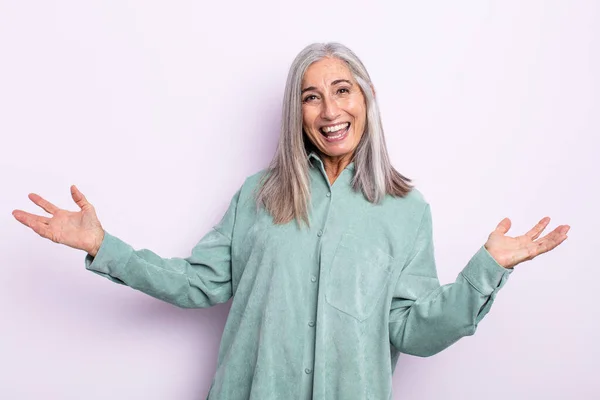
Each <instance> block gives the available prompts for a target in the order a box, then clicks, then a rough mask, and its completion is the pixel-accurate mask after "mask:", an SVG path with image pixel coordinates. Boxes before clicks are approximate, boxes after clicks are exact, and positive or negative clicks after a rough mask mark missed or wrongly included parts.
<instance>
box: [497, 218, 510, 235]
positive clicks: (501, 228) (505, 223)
mask: <svg viewBox="0 0 600 400" xmlns="http://www.w3.org/2000/svg"><path fill="white" fill-rule="evenodd" d="M510 225H511V223H510V219H508V218H504V219H503V220H502V221H500V223H499V224H498V226H496V229H495V230H494V232H495V233H501V234H502V235H504V234H505V233H506V232H508V230H509V229H510Z"/></svg>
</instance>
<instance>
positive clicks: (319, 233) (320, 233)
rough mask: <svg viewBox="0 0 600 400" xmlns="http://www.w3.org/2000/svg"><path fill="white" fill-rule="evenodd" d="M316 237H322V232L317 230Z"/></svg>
mask: <svg viewBox="0 0 600 400" xmlns="http://www.w3.org/2000/svg"><path fill="white" fill-rule="evenodd" d="M317 236H319V237H321V236H323V230H322V229H319V232H317Z"/></svg>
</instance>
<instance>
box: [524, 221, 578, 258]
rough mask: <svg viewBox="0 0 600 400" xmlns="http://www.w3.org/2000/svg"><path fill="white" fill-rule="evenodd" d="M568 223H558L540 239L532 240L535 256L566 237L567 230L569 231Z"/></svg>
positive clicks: (553, 246) (552, 247)
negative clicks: (558, 224)
mask: <svg viewBox="0 0 600 400" xmlns="http://www.w3.org/2000/svg"><path fill="white" fill-rule="evenodd" d="M569 228H570V227H569V226H568V225H560V226H558V227H557V228H556V229H554V230H553V231H552V232H550V233H549V234H547V235H546V236H544V237H543V238H541V239H540V240H538V241H536V242H533V243H532V246H535V247H534V248H535V255H534V256H533V257H535V256H537V255H539V254H542V253H546V252H547V251H550V250H552V249H554V248H555V247H556V246H558V245H559V244H561V243H562V242H563V241H564V240H565V239H567V232H568V231H569Z"/></svg>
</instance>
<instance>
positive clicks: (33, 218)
mask: <svg viewBox="0 0 600 400" xmlns="http://www.w3.org/2000/svg"><path fill="white" fill-rule="evenodd" d="M12 214H13V216H14V217H15V219H16V220H17V221H19V222H20V223H22V224H23V225H25V226H28V227H30V228H31V227H32V226H31V225H32V224H34V223H36V222H37V223H41V224H44V225H48V224H49V223H50V218H47V217H43V216H41V215H35V214H30V213H28V212H25V211H21V210H14V211H13V212H12Z"/></svg>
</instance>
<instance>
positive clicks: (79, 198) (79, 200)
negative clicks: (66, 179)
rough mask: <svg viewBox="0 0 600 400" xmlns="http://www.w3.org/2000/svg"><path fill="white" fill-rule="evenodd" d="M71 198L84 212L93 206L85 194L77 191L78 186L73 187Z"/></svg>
mask: <svg viewBox="0 0 600 400" xmlns="http://www.w3.org/2000/svg"><path fill="white" fill-rule="evenodd" d="M71 197H73V201H75V203H76V204H77V205H78V206H79V208H81V209H82V210H83V209H84V208H85V207H89V206H91V204H90V203H89V202H88V201H87V199H86V198H85V196H84V195H83V193H81V192H80V191H79V189H77V186H75V185H71Z"/></svg>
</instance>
